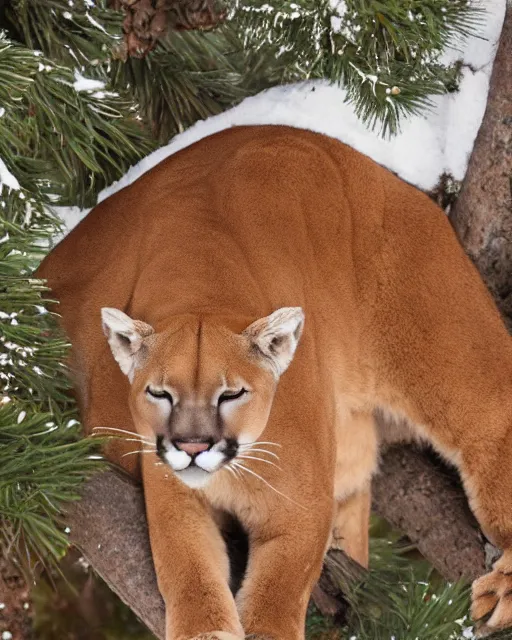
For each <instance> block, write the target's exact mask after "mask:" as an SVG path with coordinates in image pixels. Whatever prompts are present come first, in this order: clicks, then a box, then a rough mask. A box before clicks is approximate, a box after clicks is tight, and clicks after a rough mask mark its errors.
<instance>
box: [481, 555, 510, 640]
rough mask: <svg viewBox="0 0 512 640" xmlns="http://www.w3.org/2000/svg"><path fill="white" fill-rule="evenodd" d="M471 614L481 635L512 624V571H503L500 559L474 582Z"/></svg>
mask: <svg viewBox="0 0 512 640" xmlns="http://www.w3.org/2000/svg"><path fill="white" fill-rule="evenodd" d="M471 616H472V618H473V620H475V622H476V623H477V629H478V636H479V637H483V636H486V635H487V634H489V633H491V632H493V631H496V630H498V629H503V628H506V627H510V626H512V573H509V572H508V571H507V572H505V571H501V570H500V569H499V561H498V562H497V563H496V565H495V568H494V570H493V571H491V573H487V574H486V575H485V576H482V577H481V578H478V579H477V580H475V581H474V582H473V588H472V597H471Z"/></svg>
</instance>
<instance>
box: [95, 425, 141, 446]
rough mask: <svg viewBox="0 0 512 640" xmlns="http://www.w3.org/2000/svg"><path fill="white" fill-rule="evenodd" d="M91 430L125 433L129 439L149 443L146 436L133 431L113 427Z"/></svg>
mask: <svg viewBox="0 0 512 640" xmlns="http://www.w3.org/2000/svg"><path fill="white" fill-rule="evenodd" d="M92 430H93V431H115V432H116V433H126V434H128V435H129V436H130V437H131V438H136V439H137V440H142V441H145V442H150V440H149V438H146V436H141V435H140V434H138V433H136V432H135V431H127V430H126V429H116V428H115V427H93V429H92ZM151 444H153V443H152V442H151Z"/></svg>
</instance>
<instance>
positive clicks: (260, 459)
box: [237, 455, 282, 471]
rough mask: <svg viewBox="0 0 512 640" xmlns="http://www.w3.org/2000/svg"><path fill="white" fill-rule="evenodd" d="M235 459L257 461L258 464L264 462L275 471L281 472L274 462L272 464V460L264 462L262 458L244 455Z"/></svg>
mask: <svg viewBox="0 0 512 640" xmlns="http://www.w3.org/2000/svg"><path fill="white" fill-rule="evenodd" d="M237 459H238V460H240V459H242V460H257V461H258V462H265V463H266V464H271V465H272V466H273V467H275V468H276V469H279V471H282V469H281V467H280V466H279V465H278V464H276V463H275V462H272V460H265V459H264V458H258V457H257V456H246V455H242V456H237Z"/></svg>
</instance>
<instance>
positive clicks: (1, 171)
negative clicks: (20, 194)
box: [0, 158, 21, 193]
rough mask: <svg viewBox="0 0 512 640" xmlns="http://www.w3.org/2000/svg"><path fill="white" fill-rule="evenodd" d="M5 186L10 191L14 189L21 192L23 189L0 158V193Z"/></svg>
mask: <svg viewBox="0 0 512 640" xmlns="http://www.w3.org/2000/svg"><path fill="white" fill-rule="evenodd" d="M4 185H5V186H6V187H7V188H8V189H14V190H15V191H19V190H20V188H21V187H20V183H19V182H18V180H17V179H16V178H15V177H14V176H13V175H12V173H11V172H10V171H9V169H8V168H7V165H6V164H5V162H4V161H3V160H2V158H0V193H1V192H2V188H3V187H4Z"/></svg>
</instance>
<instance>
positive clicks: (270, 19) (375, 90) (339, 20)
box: [232, 0, 482, 134]
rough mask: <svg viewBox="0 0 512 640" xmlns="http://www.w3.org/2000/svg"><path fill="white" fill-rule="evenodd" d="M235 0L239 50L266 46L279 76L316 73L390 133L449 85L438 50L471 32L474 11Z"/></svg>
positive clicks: (409, 2) (464, 2) (427, 5)
mask: <svg viewBox="0 0 512 640" xmlns="http://www.w3.org/2000/svg"><path fill="white" fill-rule="evenodd" d="M334 5H336V3H333V2H331V1H330V0H323V1H321V2H318V1H317V0H297V1H292V0H286V1H285V2H281V1H280V2H275V3H272V2H267V1H266V0H237V1H236V3H235V11H234V14H233V17H232V20H233V23H234V24H235V25H236V29H237V30H238V31H239V32H240V33H243V34H244V44H245V48H246V49H247V50H249V51H253V50H269V49H272V50H273V51H274V54H275V56H276V58H277V59H278V58H281V59H282V60H283V61H284V68H285V70H284V71H283V77H282V79H283V80H295V79H298V78H324V77H327V78H328V79H330V80H331V81H332V82H338V83H340V84H342V85H343V86H344V87H345V88H346V89H347V95H348V100H350V101H351V102H353V103H354V106H355V110H356V113H357V114H358V116H359V117H360V118H361V119H362V120H363V121H365V122H366V123H367V124H368V125H369V126H371V127H376V126H380V128H381V132H382V134H388V133H395V132H396V131H397V130H398V128H399V123H400V119H401V118H402V117H404V116H408V115H411V114H414V113H419V112H420V111H422V110H424V109H426V108H429V106H430V105H431V101H430V97H429V96H431V95H435V94H440V93H445V92H447V91H449V90H451V89H453V87H454V84H455V83H456V79H457V75H458V69H457V67H456V66H455V67H446V66H444V65H443V64H442V63H441V53H442V50H443V48H444V47H445V46H446V45H448V44H450V43H452V44H453V40H454V39H455V40H457V39H459V40H460V39H461V38H463V37H466V36H467V35H469V34H470V33H474V32H475V31H476V29H477V26H478V21H479V19H480V18H481V16H482V12H481V11H480V10H479V9H478V8H475V7H474V6H473V4H472V3H471V2H470V1H469V0H438V1H436V2H433V1H431V2H423V1H421V2H420V1H419V0H406V1H404V0H389V1H388V0H386V2H381V1H379V0H347V1H346V2H339V3H337V7H335V8H334V9H333V6H334Z"/></svg>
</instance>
